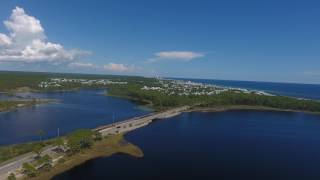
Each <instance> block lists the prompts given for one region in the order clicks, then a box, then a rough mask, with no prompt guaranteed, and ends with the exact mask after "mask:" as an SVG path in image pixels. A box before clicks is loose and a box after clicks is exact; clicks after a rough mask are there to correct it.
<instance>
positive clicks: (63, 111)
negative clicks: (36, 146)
mask: <svg viewBox="0 0 320 180" xmlns="http://www.w3.org/2000/svg"><path fill="white" fill-rule="evenodd" d="M104 94H105V91H104V90H81V91H73V92H52V93H22V94H18V95H17V96H16V97H6V96H5V95H1V96H0V99H8V98H9V99H14V98H45V99H55V100H58V101H59V102H57V103H49V104H44V105H37V106H34V107H28V108H21V109H17V110H15V111H10V112H0V145H7V144H15V143H21V142H28V141H35V140H39V136H38V135H36V132H37V131H39V130H44V131H45V132H46V133H47V135H46V136H45V137H44V138H52V137H56V136H57V135H58V128H59V131H60V135H65V134H66V133H69V132H71V131H73V130H76V129H79V128H95V127H97V126H101V125H106V124H110V123H112V122H113V121H115V122H116V121H120V120H124V119H127V118H130V117H135V116H139V115H144V114H147V113H150V110H148V109H143V108H141V107H139V106H138V105H136V104H134V103H133V102H130V101H128V100H125V99H120V98H114V97H108V96H105V95H104Z"/></svg>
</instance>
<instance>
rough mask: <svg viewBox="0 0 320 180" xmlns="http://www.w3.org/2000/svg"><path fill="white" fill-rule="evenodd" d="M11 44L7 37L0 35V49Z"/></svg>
mask: <svg viewBox="0 0 320 180" xmlns="http://www.w3.org/2000/svg"><path fill="white" fill-rule="evenodd" d="M11 43H12V42H11V39H10V38H9V37H8V36H7V35H5V34H2V33H0V47H1V46H8V45H10V44H11Z"/></svg>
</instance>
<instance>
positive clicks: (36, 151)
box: [32, 144, 42, 156]
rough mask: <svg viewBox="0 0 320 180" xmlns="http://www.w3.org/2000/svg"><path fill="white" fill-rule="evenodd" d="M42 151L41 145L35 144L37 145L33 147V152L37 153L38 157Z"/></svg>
mask: <svg viewBox="0 0 320 180" xmlns="http://www.w3.org/2000/svg"><path fill="white" fill-rule="evenodd" d="M41 150H42V146H41V144H35V145H34V146H33V147H32V151H33V152H34V153H36V154H37V156H40V155H41Z"/></svg>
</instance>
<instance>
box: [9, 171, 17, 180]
mask: <svg viewBox="0 0 320 180" xmlns="http://www.w3.org/2000/svg"><path fill="white" fill-rule="evenodd" d="M7 179H8V180H16V179H17V178H16V175H14V174H13V173H10V175H9V176H8V178H7Z"/></svg>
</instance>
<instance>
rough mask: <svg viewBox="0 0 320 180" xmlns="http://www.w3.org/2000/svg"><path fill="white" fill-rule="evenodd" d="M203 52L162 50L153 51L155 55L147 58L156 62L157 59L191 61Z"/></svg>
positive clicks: (202, 54) (201, 55)
mask: <svg viewBox="0 0 320 180" xmlns="http://www.w3.org/2000/svg"><path fill="white" fill-rule="evenodd" d="M204 56H205V54H204V53H200V52H193V51H162V52H158V53H155V57H154V58H151V59H149V60H148V61H149V62H156V61H159V60H177V61H191V60H193V59H196V58H201V57H204Z"/></svg>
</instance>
